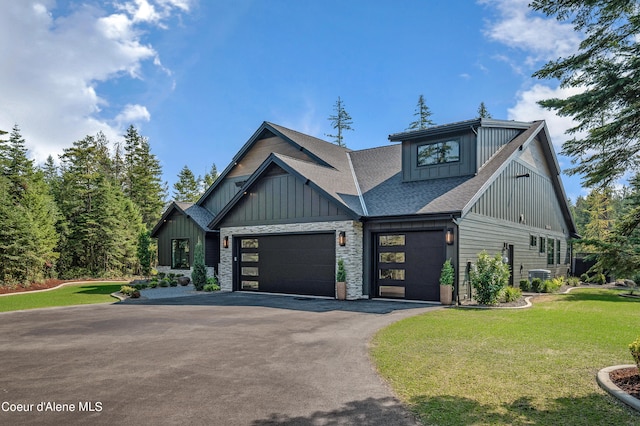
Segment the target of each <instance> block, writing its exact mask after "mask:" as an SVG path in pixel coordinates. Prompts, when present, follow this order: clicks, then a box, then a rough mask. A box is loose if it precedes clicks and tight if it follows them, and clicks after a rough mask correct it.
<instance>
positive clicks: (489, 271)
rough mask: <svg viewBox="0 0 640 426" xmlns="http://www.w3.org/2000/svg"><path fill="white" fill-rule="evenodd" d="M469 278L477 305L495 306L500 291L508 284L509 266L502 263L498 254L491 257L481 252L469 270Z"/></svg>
mask: <svg viewBox="0 0 640 426" xmlns="http://www.w3.org/2000/svg"><path fill="white" fill-rule="evenodd" d="M470 278H471V285H472V286H473V288H474V289H475V290H476V296H475V298H476V300H477V301H478V303H480V304H482V305H496V304H497V303H498V297H499V295H500V293H501V291H502V289H503V288H504V287H506V285H507V283H508V282H509V266H508V265H507V264H505V263H504V262H502V256H501V255H500V253H497V254H496V255H495V256H493V257H491V256H489V254H488V253H487V252H486V251H484V250H483V251H482V252H480V253H479V254H478V261H477V262H476V264H475V265H474V267H473V268H472V269H471V272H470Z"/></svg>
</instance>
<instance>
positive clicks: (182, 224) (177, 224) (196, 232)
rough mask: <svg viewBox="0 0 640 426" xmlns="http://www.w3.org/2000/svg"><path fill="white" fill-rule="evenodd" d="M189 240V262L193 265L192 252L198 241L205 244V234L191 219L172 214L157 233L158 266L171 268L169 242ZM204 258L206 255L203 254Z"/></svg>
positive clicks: (179, 214)
mask: <svg viewBox="0 0 640 426" xmlns="http://www.w3.org/2000/svg"><path fill="white" fill-rule="evenodd" d="M178 238H180V239H182V238H187V239H189V248H190V251H189V258H190V259H189V262H190V263H191V265H193V252H194V249H195V246H196V243H197V242H198V239H200V241H201V242H202V244H205V232H204V231H203V230H202V229H201V228H200V227H199V226H198V225H196V224H195V223H194V222H193V220H192V219H189V218H187V217H186V216H185V215H183V214H181V213H177V212H176V213H173V214H172V215H171V216H169V217H168V218H167V221H166V222H165V224H164V225H163V226H162V228H161V229H160V231H159V232H158V237H157V239H158V264H159V265H162V266H171V240H173V239H178ZM205 257H206V253H205Z"/></svg>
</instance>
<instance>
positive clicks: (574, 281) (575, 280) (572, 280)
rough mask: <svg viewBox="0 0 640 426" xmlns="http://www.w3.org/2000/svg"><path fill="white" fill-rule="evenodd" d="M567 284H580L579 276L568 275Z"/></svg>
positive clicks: (576, 285)
mask: <svg viewBox="0 0 640 426" xmlns="http://www.w3.org/2000/svg"><path fill="white" fill-rule="evenodd" d="M567 284H568V285H570V286H571V287H578V286H579V285H580V278H578V277H569V278H567Z"/></svg>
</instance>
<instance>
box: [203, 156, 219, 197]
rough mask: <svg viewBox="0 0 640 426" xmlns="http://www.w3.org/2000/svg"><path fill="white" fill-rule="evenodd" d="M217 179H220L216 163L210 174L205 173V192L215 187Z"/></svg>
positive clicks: (212, 166)
mask: <svg viewBox="0 0 640 426" xmlns="http://www.w3.org/2000/svg"><path fill="white" fill-rule="evenodd" d="M216 179H218V169H217V168H216V165H215V163H214V164H212V165H211V169H210V170H209V172H207V173H205V174H204V178H203V179H202V183H203V187H204V191H206V190H207V189H209V187H210V186H211V185H213V182H215V181H216ZM204 191H203V192H204Z"/></svg>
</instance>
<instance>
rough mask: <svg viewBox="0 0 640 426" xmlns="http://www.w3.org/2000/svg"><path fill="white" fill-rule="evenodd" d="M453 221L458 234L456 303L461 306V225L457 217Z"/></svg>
mask: <svg viewBox="0 0 640 426" xmlns="http://www.w3.org/2000/svg"><path fill="white" fill-rule="evenodd" d="M451 222H453V225H454V226H455V231H454V232H455V234H454V235H456V237H457V238H456V239H455V241H456V248H455V250H456V264H457V265H456V266H457V268H456V279H455V281H454V282H453V290H454V296H455V300H456V304H457V305H458V306H460V226H459V225H458V221H457V219H456V218H454V217H452V218H451Z"/></svg>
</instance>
